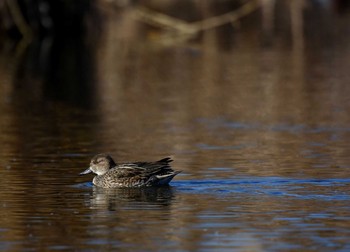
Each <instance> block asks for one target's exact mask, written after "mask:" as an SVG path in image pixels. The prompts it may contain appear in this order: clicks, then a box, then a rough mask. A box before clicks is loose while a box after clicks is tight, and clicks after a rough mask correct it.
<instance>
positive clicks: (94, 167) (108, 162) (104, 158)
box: [80, 154, 116, 175]
mask: <svg viewBox="0 0 350 252" xmlns="http://www.w3.org/2000/svg"><path fill="white" fill-rule="evenodd" d="M114 166H116V164H115V162H114V160H113V158H112V157H111V156H110V155H108V154H98V155H96V156H94V157H93V158H92V159H91V162H90V167H89V168H87V169H86V170H85V171H83V172H81V173H80V175H84V174H88V173H90V172H93V173H95V174H97V175H103V174H105V173H106V172H108V170H109V169H111V168H113V167H114Z"/></svg>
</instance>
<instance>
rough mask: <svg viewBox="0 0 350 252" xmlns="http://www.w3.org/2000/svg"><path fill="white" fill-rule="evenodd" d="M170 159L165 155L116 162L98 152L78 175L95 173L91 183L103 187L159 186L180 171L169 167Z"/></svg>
mask: <svg viewBox="0 0 350 252" xmlns="http://www.w3.org/2000/svg"><path fill="white" fill-rule="evenodd" d="M171 161H173V160H171V159H170V158H168V157H167V158H163V159H161V160H159V161H156V162H135V163H125V164H116V163H115V162H114V160H113V158H112V157H111V156H109V155H107V154H98V155H96V156H95V157H94V158H93V159H92V160H91V162H90V167H89V168H88V169H86V170H85V171H83V172H82V173H80V175H84V174H88V173H90V172H93V173H95V174H97V176H95V177H94V179H93V180H92V183H93V184H94V185H96V186H99V187H104V188H121V187H148V186H161V185H167V184H169V182H170V181H171V180H172V179H173V178H174V177H175V176H176V175H177V174H178V173H180V172H181V171H174V170H173V169H172V168H171V167H170V164H169V163H170V162H171Z"/></svg>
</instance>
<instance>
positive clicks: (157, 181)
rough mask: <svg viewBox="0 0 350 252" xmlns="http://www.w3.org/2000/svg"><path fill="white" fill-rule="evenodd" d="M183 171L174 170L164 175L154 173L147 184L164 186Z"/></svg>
mask: <svg viewBox="0 0 350 252" xmlns="http://www.w3.org/2000/svg"><path fill="white" fill-rule="evenodd" d="M180 172H182V171H173V172H170V173H167V174H163V175H154V176H152V177H150V178H149V180H148V181H147V182H146V185H147V186H163V185H167V184H169V183H170V181H171V180H172V179H173V178H174V177H175V176H176V175H177V174H179V173H180Z"/></svg>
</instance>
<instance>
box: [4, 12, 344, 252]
mask: <svg viewBox="0 0 350 252" xmlns="http://www.w3.org/2000/svg"><path fill="white" fill-rule="evenodd" d="M125 15H126V14H125ZM327 17H328V18H329V19H328V20H327V19H326V20H323V22H326V23H327V24H328V27H327V26H326V27H325V26H322V29H321V27H319V26H318V25H317V22H316V21H315V20H318V19H315V20H314V21H312V19H311V21H310V20H309V22H310V24H305V26H306V28H305V29H306V30H307V31H308V32H309V33H307V35H305V37H303V38H302V39H303V41H302V43H300V41H299V43H297V45H296V44H293V43H291V41H290V40H288V36H287V38H285V37H283V34H282V35H280V34H279V35H276V38H275V40H273V41H272V44H271V45H270V46H267V47H266V46H262V45H261V43H260V42H261V41H260V39H259V36H260V31H259V30H256V29H252V28H251V29H243V28H242V30H240V32H239V33H238V34H237V36H236V37H235V38H234V39H233V38H231V40H229V41H226V40H225V38H226V37H225V36H223V34H221V33H216V31H214V30H212V31H208V32H206V33H204V34H202V37H201V38H197V39H194V40H191V41H190V42H187V43H184V44H183V43H180V44H175V45H170V46H164V45H162V44H158V43H157V40H156V41H153V40H152V39H151V38H149V37H147V35H143V36H145V37H142V38H139V37H140V36H141V35H138V36H136V35H134V33H136V31H135V30H137V31H139V30H140V29H141V28H142V29H145V28H144V27H141V28H140V27H138V28H137V29H136V28H135V27H134V29H135V30H133V31H132V32H130V33H131V35H130V34H127V35H125V36H121V35H118V34H119V33H118V34H117V35H116V34H115V33H113V32H112V31H113V27H114V26H113V25H112V24H113V23H114V22H116V20H114V19H113V17H110V19H111V20H109V22H110V23H108V24H109V25H110V28H108V27H109V26H108V25H107V28H108V29H107V30H106V31H105V37H103V38H101V41H100V43H101V45H99V47H98V49H97V50H96V51H93V52H91V51H89V53H90V55H86V54H84V57H85V60H86V61H87V62H85V61H84V60H83V61H82V62H85V63H86V64H87V66H86V67H84V65H83V66H81V67H80V68H79V69H80V70H79V71H81V72H80V73H79V74H78V75H74V74H73V73H72V72H69V71H68V73H67V72H66V71H65V70H67V69H69V67H68V66H69V65H67V64H64V66H61V68H60V67H58V66H57V65H56V67H55V68H53V69H51V68H50V64H48V65H46V67H47V68H49V69H50V71H48V70H47V69H45V64H44V65H43V66H42V67H43V68H40V69H37V68H38V66H37V65H35V66H32V68H35V69H34V70H33V69H29V70H28V67H26V66H23V64H24V65H25V64H27V63H23V62H22V63H18V62H21V61H20V60H18V59H13V58H11V57H8V56H6V55H5V56H2V58H1V67H0V71H1V72H0V76H1V81H0V111H1V113H0V144H1V151H0V168H1V169H0V200H1V202H0V219H1V223H0V249H1V250H2V251H167V250H168V251H350V242H349V241H350V214H349V209H350V155H349V154H350V113H349V111H350V99H349V97H350V85H349V80H350V75H349V70H348V69H350V46H349V45H350V36H349V34H350V33H349V28H348V25H347V24H348V23H349V21H350V19H349V15H347V16H346V15H345V16H344V15H342V16H339V17H338V16H334V17H332V18H330V17H329V16H327ZM117 19H118V20H119V17H118V18H117ZM125 20H128V19H127V17H125ZM124 25H125V26H127V25H130V24H129V23H126V24H124ZM310 26H311V28H315V27H316V29H311V28H310ZM129 28H130V27H129ZM109 29H110V30H109ZM310 31H313V32H312V33H310ZM327 31H328V32H327ZM330 31H331V32H330ZM133 32H134V33H133ZM153 32H154V31H153ZM121 34H124V33H121ZM137 34H138V33H137ZM148 36H151V35H148ZM279 36H281V37H282V39H281V38H280V37H279ZM146 38H147V39H146ZM299 39H300V38H299ZM222 41H225V43H224V44H222ZM316 42H317V43H316ZM294 43H296V42H295V41H294ZM301 44H302V45H301ZM228 45H229V46H228ZM29 50H33V49H29ZM60 50H61V51H60V53H64V52H65V53H68V54H69V55H70V57H71V58H74V57H79V55H72V52H73V51H74V50H68V52H67V51H66V50H65V49H64V48H61V49H60ZM86 50H87V49H86ZM79 52H81V53H83V52H84V48H80V51H79ZM31 53H34V54H35V51H31ZM93 55H94V56H93ZM27 57H28V56H27ZM56 59H57V58H56ZM55 62H56V61H55ZM74 62H77V61H74ZM82 62H80V63H81V64H82ZM91 62H92V63H91ZM56 64H57V62H56ZM74 69H75V70H76V71H78V70H77V69H76V68H74ZM42 71H44V73H45V74H46V76H49V77H45V75H44V77H43V75H42V74H38V72H39V73H42ZM52 72H54V73H55V74H53V75H52ZM64 73H66V75H63V74H64ZM80 82H84V83H83V84H81V85H80V84H79V83H80ZM75 85H76V86H75ZM79 85H80V86H79ZM100 152H109V153H110V154H112V155H113V156H114V157H115V159H117V160H120V161H135V160H140V161H141V160H145V161H148V160H149V161H151V160H156V159H159V158H162V157H165V156H171V157H172V158H173V159H174V160H175V161H174V163H173V166H174V168H175V169H178V170H183V172H182V173H181V174H180V175H178V176H177V177H176V178H175V179H174V181H173V182H172V183H171V186H169V187H162V188H148V189H116V190H106V189H99V188H96V187H94V186H93V185H92V184H91V182H90V181H91V180H92V177H91V176H86V177H79V176H78V174H79V172H81V171H83V170H84V169H85V168H86V167H87V165H88V164H89V161H90V158H91V157H92V156H93V155H95V154H96V153H100Z"/></svg>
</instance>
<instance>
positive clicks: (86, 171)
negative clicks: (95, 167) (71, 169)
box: [79, 167, 91, 175]
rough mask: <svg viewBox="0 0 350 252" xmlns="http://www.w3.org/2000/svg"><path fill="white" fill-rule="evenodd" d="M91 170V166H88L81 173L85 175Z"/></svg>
mask: <svg viewBox="0 0 350 252" xmlns="http://www.w3.org/2000/svg"><path fill="white" fill-rule="evenodd" d="M90 172H91V170H90V167H89V168H87V169H86V170H85V171H83V172H81V173H79V175H85V174H88V173H90Z"/></svg>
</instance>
